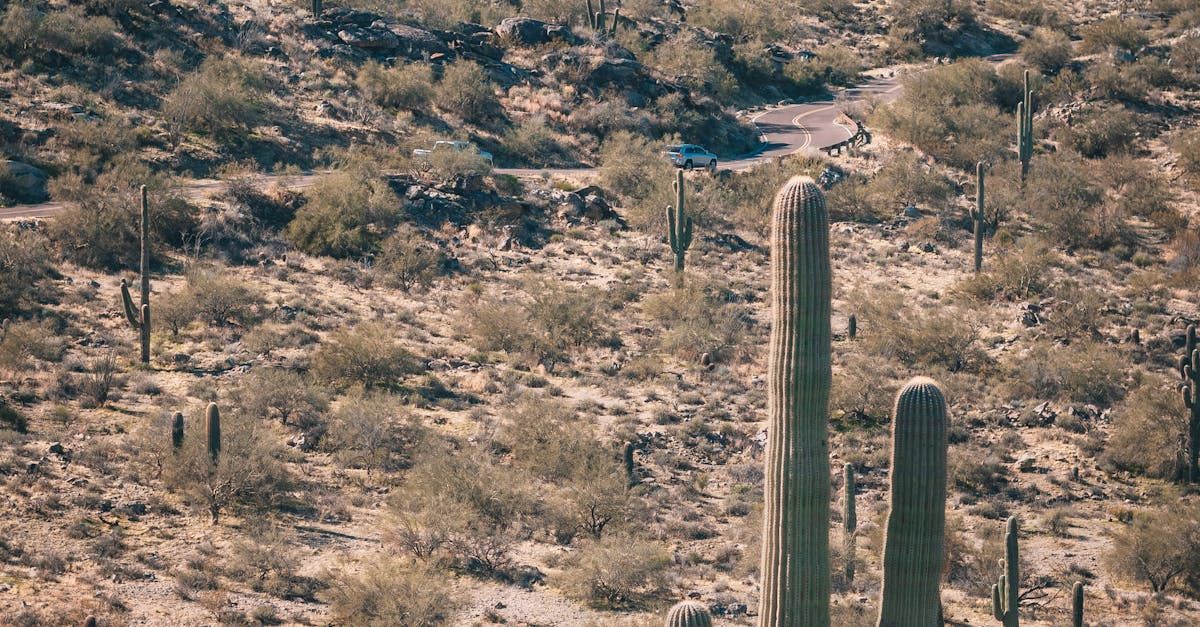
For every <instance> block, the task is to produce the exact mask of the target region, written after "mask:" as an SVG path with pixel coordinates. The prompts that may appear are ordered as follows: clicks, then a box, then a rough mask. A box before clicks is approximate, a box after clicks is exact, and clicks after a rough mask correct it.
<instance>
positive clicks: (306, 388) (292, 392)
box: [230, 368, 329, 431]
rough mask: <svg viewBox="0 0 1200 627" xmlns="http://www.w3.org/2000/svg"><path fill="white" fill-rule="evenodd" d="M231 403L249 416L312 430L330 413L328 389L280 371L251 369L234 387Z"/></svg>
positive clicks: (320, 424) (277, 369) (298, 376)
mask: <svg viewBox="0 0 1200 627" xmlns="http://www.w3.org/2000/svg"><path fill="white" fill-rule="evenodd" d="M230 401H231V402H232V404H233V405H234V406H236V407H238V408H239V409H240V410H241V411H242V412H243V413H245V414H246V415H248V416H256V417H258V418H261V419H263V420H271V421H278V422H279V423H280V424H283V425H291V426H294V427H296V428H299V429H302V430H305V431H312V430H315V429H320V428H321V426H322V425H323V424H324V417H325V412H326V411H328V410H329V398H328V395H327V394H326V392H325V390H323V389H322V388H320V387H319V386H317V385H315V384H313V383H310V382H309V381H307V380H306V379H305V378H304V377H302V376H300V375H299V374H298V373H295V372H292V371H290V370H283V369H280V368H258V369H255V370H252V371H251V372H250V374H248V375H246V377H245V378H244V379H242V380H241V381H239V382H238V386H237V387H236V388H234V390H233V394H232V395H231V397H230Z"/></svg>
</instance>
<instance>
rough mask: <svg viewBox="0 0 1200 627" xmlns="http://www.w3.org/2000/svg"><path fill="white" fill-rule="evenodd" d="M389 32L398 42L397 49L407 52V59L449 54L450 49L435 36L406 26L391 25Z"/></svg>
mask: <svg viewBox="0 0 1200 627" xmlns="http://www.w3.org/2000/svg"><path fill="white" fill-rule="evenodd" d="M390 28H391V32H392V34H393V35H395V36H396V38H397V39H398V40H399V45H398V47H399V48H400V49H403V50H406V51H407V52H408V56H409V58H420V57H422V56H432V55H435V54H449V53H450V47H449V46H447V45H446V42H444V41H442V39H441V38H440V37H438V36H437V35H435V34H433V33H431V32H429V31H427V30H423V29H420V28H417V27H415V26H408V25H407V24H393V25H392V26H391V27H390Z"/></svg>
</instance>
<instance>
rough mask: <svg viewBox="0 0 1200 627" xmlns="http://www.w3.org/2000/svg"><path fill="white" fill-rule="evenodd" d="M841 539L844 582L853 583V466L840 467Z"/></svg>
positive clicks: (855, 515) (855, 520)
mask: <svg viewBox="0 0 1200 627" xmlns="http://www.w3.org/2000/svg"><path fill="white" fill-rule="evenodd" d="M842 475H843V479H844V480H843V481H842V491H843V495H842V538H843V543H844V545H845V551H846V570H845V572H846V582H847V583H851V582H853V581H854V566H855V552H856V550H857V548H858V542H857V538H856V537H855V532H856V531H858V513H857V511H856V509H855V505H854V493H855V483H854V464H846V465H845V466H842Z"/></svg>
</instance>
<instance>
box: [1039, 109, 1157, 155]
mask: <svg viewBox="0 0 1200 627" xmlns="http://www.w3.org/2000/svg"><path fill="white" fill-rule="evenodd" d="M1137 132H1138V119H1137V116H1136V115H1134V114H1133V112H1131V111H1129V110H1127V109H1125V108H1124V107H1121V106H1110V107H1103V108H1092V109H1087V110H1085V111H1084V113H1083V114H1082V115H1079V116H1078V117H1077V118H1076V119H1074V120H1073V121H1072V122H1071V124H1070V125H1069V126H1063V127H1060V128H1059V132H1058V133H1056V134H1055V139H1057V140H1058V141H1060V142H1062V143H1063V144H1065V145H1067V146H1070V147H1071V148H1074V149H1075V152H1078V153H1079V154H1081V155H1083V156H1084V157H1087V158H1089V159H1094V158H1096V157H1104V156H1107V155H1110V154H1114V153H1118V152H1128V151H1129V150H1131V149H1132V148H1133V147H1134V142H1135V141H1137Z"/></svg>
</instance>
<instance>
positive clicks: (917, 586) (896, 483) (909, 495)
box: [879, 377, 949, 627]
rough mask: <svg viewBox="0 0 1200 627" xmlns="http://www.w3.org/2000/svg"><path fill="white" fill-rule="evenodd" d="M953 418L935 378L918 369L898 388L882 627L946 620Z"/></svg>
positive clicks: (922, 626)
mask: <svg viewBox="0 0 1200 627" xmlns="http://www.w3.org/2000/svg"><path fill="white" fill-rule="evenodd" d="M946 422H947V421H946V399H945V397H944V396H942V390H941V389H940V388H939V387H938V384H937V382H935V381H934V380H933V379H929V378H926V377H916V378H914V379H912V380H910V381H909V382H908V383H907V384H905V385H904V387H903V388H901V390H900V392H899V393H898V394H897V395H896V405H895V409H894V410H893V412H892V468H891V484H892V485H891V509H890V510H889V513H888V520H887V535H886V536H885V537H884V542H883V592H882V594H881V596H882V598H883V601H882V603H881V604H880V608H879V627H934V626H935V625H937V626H940V625H941V624H942V622H941V620H940V610H941V588H940V585H939V584H940V582H941V578H942V558H943V554H944V549H945V547H944V541H943V535H944V532H945V528H946V448H947V446H948V444H949V442H948V440H947V432H948V431H947V425H946Z"/></svg>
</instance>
